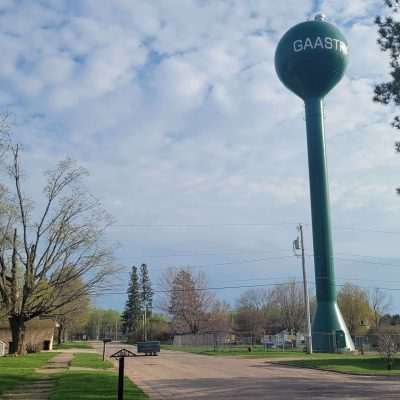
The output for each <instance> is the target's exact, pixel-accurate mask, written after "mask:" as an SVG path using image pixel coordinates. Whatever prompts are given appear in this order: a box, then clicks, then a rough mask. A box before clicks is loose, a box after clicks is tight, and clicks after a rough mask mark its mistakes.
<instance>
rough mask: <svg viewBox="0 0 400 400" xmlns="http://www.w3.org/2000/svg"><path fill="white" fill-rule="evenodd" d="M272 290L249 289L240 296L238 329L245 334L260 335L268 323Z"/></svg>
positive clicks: (236, 320) (236, 321)
mask: <svg viewBox="0 0 400 400" xmlns="http://www.w3.org/2000/svg"><path fill="white" fill-rule="evenodd" d="M271 304H272V292H271V291H270V290H268V289H260V288H259V289H248V290H246V291H245V292H244V293H242V295H241V296H240V298H239V301H238V304H237V312H236V316H235V325H236V329H237V330H238V331H239V332H240V333H241V334H243V335H250V336H252V337H259V336H261V335H262V334H263V332H264V330H265V328H266V325H267V323H268V321H267V318H268V315H267V314H268V310H269V309H270V307H271Z"/></svg>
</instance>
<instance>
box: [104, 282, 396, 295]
mask: <svg viewBox="0 0 400 400" xmlns="http://www.w3.org/2000/svg"><path fill="white" fill-rule="evenodd" d="M301 282H302V281H293V280H291V281H286V282H279V283H265V284H257V285H232V286H215V287H205V288H197V289H190V290H191V291H198V292H205V291H209V290H213V291H216V290H227V289H255V288H263V287H273V286H283V285H287V284H289V283H301ZM309 283H310V284H311V285H313V286H315V282H309ZM335 286H336V287H345V286H346V285H345V284H336V285H335ZM353 286H355V287H357V288H360V289H380V290H385V291H396V292H398V291H400V288H386V287H376V286H360V285H353ZM173 291H174V290H173V289H166V290H154V292H153V293H171V292H173ZM176 291H182V292H184V291H185V289H176ZM121 294H124V295H125V294H126V293H125V292H107V293H103V295H121Z"/></svg>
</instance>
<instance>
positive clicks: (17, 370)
mask: <svg viewBox="0 0 400 400" xmlns="http://www.w3.org/2000/svg"><path fill="white" fill-rule="evenodd" d="M55 355H56V353H36V354H27V355H25V356H22V357H21V356H20V357H0V394H1V393H4V392H5V391H6V390H10V389H12V388H14V387H15V386H17V385H20V384H22V383H29V382H31V381H33V380H36V379H38V378H40V375H39V374H36V373H35V372H34V370H35V368H40V367H41V366H43V365H44V364H46V362H47V361H48V360H49V359H50V358H52V357H54V356H55Z"/></svg>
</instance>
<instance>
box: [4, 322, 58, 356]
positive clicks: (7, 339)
mask: <svg viewBox="0 0 400 400" xmlns="http://www.w3.org/2000/svg"><path fill="white" fill-rule="evenodd" d="M57 327H58V323H57V322H56V321H54V320H52V319H39V318H35V319H32V320H30V321H28V322H27V323H26V324H25V340H24V343H25V346H26V347H27V349H34V350H36V351H39V350H52V349H53V340H54V330H55V328H57ZM0 342H2V343H3V344H4V346H3V347H4V351H3V352H4V354H8V353H9V348H10V343H11V342H12V338H11V330H10V326H9V323H8V321H7V320H1V321H0ZM0 347H1V346H0ZM0 354H1V352H0Z"/></svg>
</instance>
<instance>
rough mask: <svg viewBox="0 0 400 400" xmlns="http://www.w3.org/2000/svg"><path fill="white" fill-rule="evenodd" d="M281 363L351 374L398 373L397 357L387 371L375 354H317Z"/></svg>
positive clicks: (399, 362)
mask: <svg viewBox="0 0 400 400" xmlns="http://www.w3.org/2000/svg"><path fill="white" fill-rule="evenodd" d="M283 363H284V364H286V365H290V366H293V367H303V368H316V369H327V370H330V371H337V372H347V373H352V374H370V375H400V359H399V358H398V359H396V361H395V363H394V366H393V368H392V370H391V371H388V370H387V369H386V365H385V363H384V361H383V360H382V359H381V358H380V357H379V356H376V355H371V356H351V355H341V356H340V357H339V356H336V357H332V356H331V355H326V354H325V355H324V354H319V355H318V356H317V357H313V356H311V358H310V359H303V360H290V361H284V362H283Z"/></svg>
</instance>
